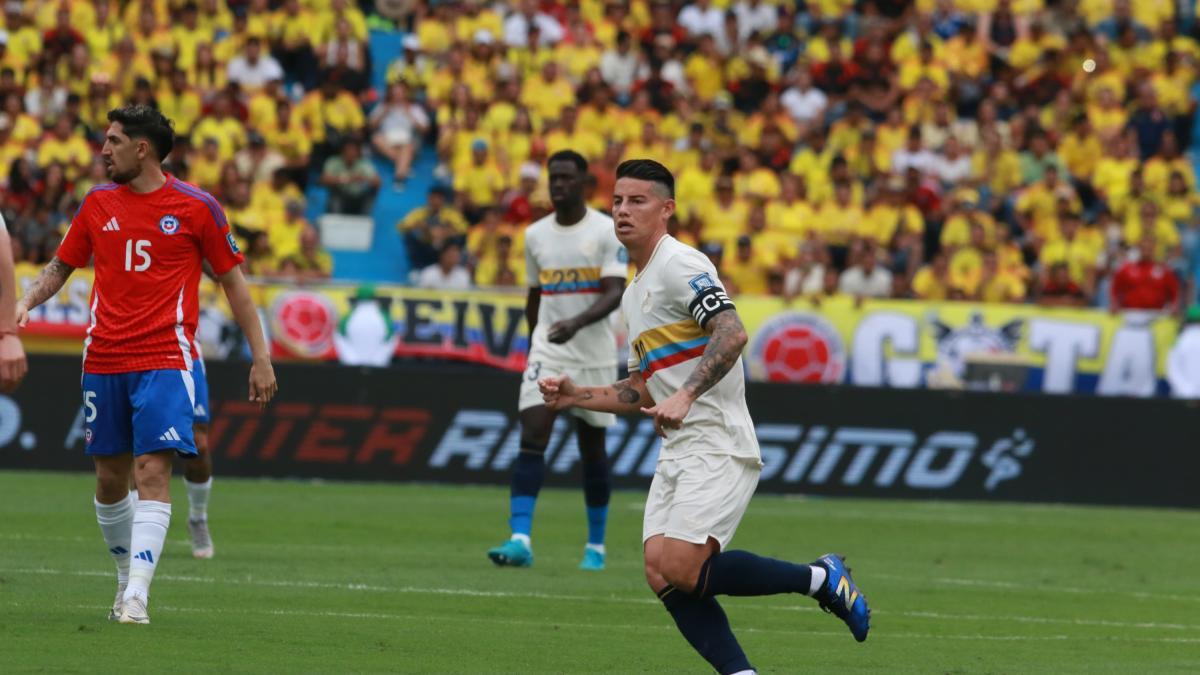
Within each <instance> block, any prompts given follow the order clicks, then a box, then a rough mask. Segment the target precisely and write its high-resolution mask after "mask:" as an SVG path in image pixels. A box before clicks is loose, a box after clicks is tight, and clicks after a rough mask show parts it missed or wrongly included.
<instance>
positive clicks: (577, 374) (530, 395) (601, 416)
mask: <svg viewBox="0 0 1200 675" xmlns="http://www.w3.org/2000/svg"><path fill="white" fill-rule="evenodd" d="M534 358H535V359H536V358H537V357H534ZM559 375H568V376H570V378H571V379H572V380H573V381H574V382H575V384H578V385H582V386H585V387H604V386H607V385H610V384H612V383H613V382H616V381H617V367H616V366H607V367H604V368H580V367H579V366H563V365H558V364H554V363H550V362H548V361H542V360H540V359H537V360H531V361H530V362H529V364H528V365H527V366H526V367H525V373H524V374H523V375H522V376H521V394H520V397H519V398H518V401H517V410H518V411H520V410H527V409H529V408H533V407H535V406H539V405H545V404H546V402H545V400H544V399H543V398H542V392H541V391H540V390H539V389H538V383H537V381H538V380H540V379H541V378H543V377H557V376H559ZM570 413H571V414H572V415H574V416H575V417H578V418H579V419H581V420H583V421H584V422H586V423H588V424H590V425H591V426H594V427H611V426H612V425H613V424H614V423H615V422H616V421H617V416H616V415H614V414H612V413H604V412H596V411H594V410H584V409H583V408H571V409H570Z"/></svg>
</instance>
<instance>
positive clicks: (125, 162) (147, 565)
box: [17, 106, 276, 623]
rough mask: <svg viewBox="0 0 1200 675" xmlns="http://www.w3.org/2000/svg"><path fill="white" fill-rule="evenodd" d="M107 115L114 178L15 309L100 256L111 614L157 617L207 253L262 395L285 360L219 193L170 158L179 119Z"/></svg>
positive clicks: (89, 371) (126, 111) (126, 110)
mask: <svg viewBox="0 0 1200 675" xmlns="http://www.w3.org/2000/svg"><path fill="white" fill-rule="evenodd" d="M108 121H109V127H108V129H107V131H106V132H105V140H104V148H103V149H102V150H101V151H100V155H101V157H102V158H103V160H104V164H105V167H106V169H107V171H108V176H109V178H111V179H112V180H113V183H109V184H106V185H98V186H96V187H94V188H92V190H91V191H90V192H88V194H87V196H85V197H84V200H83V203H82V204H81V205H80V207H79V211H78V212H77V213H76V214H75V218H74V219H73V220H72V221H71V226H70V229H68V230H67V234H66V236H65V237H64V238H63V242H62V244H61V245H60V246H59V248H58V253H57V255H55V257H54V258H53V259H52V260H51V261H50V262H49V263H48V264H47V265H46V267H45V269H43V270H42V272H41V274H39V275H38V278H37V279H36V280H35V281H34V283H33V285H32V286H31V287H30V288H29V290H28V292H27V293H26V295H25V297H24V298H23V299H22V300H21V301H20V302H18V303H17V322H18V324H19V325H21V326H24V325H25V324H26V323H28V321H29V310H30V309H31V308H34V307H37V306H38V305H39V304H41V303H42V302H44V301H45V300H46V299H47V298H49V297H51V296H52V295H54V294H55V293H57V292H58V290H59V289H60V288H62V286H63V284H64V283H65V282H66V280H67V278H68V277H69V276H70V275H71V272H73V271H74V270H75V268H77V267H83V266H84V265H87V264H88V260H94V263H93V264H94V267H95V271H96V280H95V282H94V284H93V286H92V299H91V325H90V326H88V331H87V339H86V340H84V343H83V405H84V408H85V411H86V414H85V418H84V419H85V425H86V426H85V431H84V440H85V443H86V446H87V454H88V455H90V456H91V457H92V460H93V462H94V463H95V466H96V498H95V504H96V520H97V521H98V522H99V524H100V531H101V533H102V534H103V536H104V542H105V545H106V546H107V547H108V550H109V553H111V554H112V557H113V560H114V561H115V562H116V564H117V597H116V600H115V601H114V602H113V607H112V612H111V613H110V614H109V618H110V619H117V620H119V621H120V622H121V623H150V617H149V615H148V613H147V611H146V606H147V603H148V600H149V597H150V582H151V580H152V578H153V577H154V570H155V568H156V567H157V566H158V563H159V559H160V557H161V556H162V548H163V540H164V539H165V538H166V535H167V527H168V525H169V524H170V522H171V497H170V479H171V460H172V457H173V454H172V453H176V454H179V455H180V456H183V457H193V456H195V455H196V454H197V453H196V444H195V441H194V439H193V436H192V422H193V417H194V409H193V406H194V404H195V395H196V391H195V380H194V378H193V369H194V362H193V358H192V344H193V340H194V336H195V332H196V320H197V316H198V313H199V310H198V303H199V298H198V285H199V281H200V266H201V261H202V260H203V261H207V262H208V263H209V264H210V265H211V266H212V269H213V271H214V272H215V273H216V275H217V278H218V280H219V281H220V283H221V286H222V287H223V289H224V291H225V296H226V297H227V298H228V299H229V305H230V307H231V308H232V309H233V315H234V318H235V319H237V322H238V325H239V326H241V328H242V331H244V332H245V334H246V337H247V339H248V340H249V342H250V347H251V351H252V352H253V364H252V365H251V366H250V400H251V401H255V402H257V403H259V404H260V405H266V404H267V402H268V401H270V400H271V397H272V396H274V395H275V391H276V384H275V372H274V369H273V368H272V367H271V360H270V354H269V352H268V351H267V346H266V341H265V340H264V339H263V333H262V326H261V325H260V324H259V322H258V315H257V313H256V312H255V308H254V304H253V302H252V301H251V299H250V293H249V290H248V289H247V287H246V281H245V279H244V278H243V277H242V273H241V270H240V268H239V264H240V263H241V262H242V255H241V253H240V252H239V251H238V249H237V246H236V245H235V244H234V240H233V234H232V233H231V232H230V230H229V223H228V222H226V220H225V214H224V213H223V212H222V210H221V207H220V205H219V204H217V202H216V200H215V199H213V198H212V196H211V195H209V194H208V193H206V192H204V191H203V190H200V189H199V188H197V187H195V186H193V185H189V184H187V183H184V182H181V181H179V180H178V179H176V178H175V177H174V176H171V175H169V174H166V173H164V172H163V170H162V160H163V158H164V157H166V156H167V155H168V154H169V153H170V152H171V148H172V146H173V145H174V136H175V135H174V132H173V131H172V129H171V122H170V120H168V119H167V118H166V117H164V116H163V115H162V114H161V113H159V112H158V111H157V110H155V109H154V108H150V107H148V106H126V107H123V108H118V109H115V110H112V111H110V112H109V113H108ZM131 475H132V477H133V479H134V480H135V482H136V484H137V486H138V492H139V497H140V498H139V499H138V500H137V502H136V505H135V504H134V500H133V499H132V497H131V496H130V494H129V484H130V478H131Z"/></svg>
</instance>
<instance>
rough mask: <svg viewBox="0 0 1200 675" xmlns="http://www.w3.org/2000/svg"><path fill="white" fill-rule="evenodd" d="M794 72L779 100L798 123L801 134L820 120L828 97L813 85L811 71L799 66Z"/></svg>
mask: <svg viewBox="0 0 1200 675" xmlns="http://www.w3.org/2000/svg"><path fill="white" fill-rule="evenodd" d="M794 72H795V74H794V75H793V76H792V78H791V86H790V87H788V88H787V90H786V91H784V92H783V95H782V96H781V97H780V98H779V102H780V103H781V104H782V105H783V107H784V108H785V109H786V110H787V111H788V114H789V115H791V116H792V119H793V120H795V121H796V124H797V125H799V127H800V133H801V135H807V133H808V130H809V128H810V127H811V125H813V124H815V123H820V122H821V121H822V119H823V117H824V115H825V107H826V106H827V105H828V103H829V97H828V96H826V95H825V93H824V92H823V91H821V90H820V89H817V88H816V86H814V85H813V78H812V73H810V72H809V71H808V70H805V69H803V68H801V69H797V70H796V71H794Z"/></svg>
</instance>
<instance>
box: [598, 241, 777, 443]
mask: <svg viewBox="0 0 1200 675" xmlns="http://www.w3.org/2000/svg"><path fill="white" fill-rule="evenodd" d="M732 307H733V303H732V302H731V301H730V300H729V297H728V296H727V295H725V289H724V287H723V286H721V281H720V279H719V278H718V277H717V270H716V268H714V267H713V265H712V263H711V262H709V260H708V258H707V257H705V255H704V254H703V253H701V252H699V251H697V250H696V249H694V248H692V247H690V246H687V245H686V244H683V243H680V242H679V241H678V240H676V239H675V238H674V237H671V236H670V235H665V236H663V238H662V239H661V240H659V242H658V245H657V246H656V247H655V249H654V253H653V254H651V256H650V261H649V262H648V263H647V264H646V267H645V269H643V270H642V271H641V272H640V273H639V274H638V275H637V276H636V277H634V279H633V283H631V284H630V285H629V287H628V288H626V289H625V295H624V297H622V299H621V311H622V312H623V313H624V315H625V320H626V321H627V322H628V324H629V339H630V345H631V348H630V353H629V369H630V371H633V370H639V371H641V373H642V377H643V378H645V380H646V388H647V389H648V390H649V391H650V395H651V396H652V397H653V398H654V400H655V401H656V402H659V403H661V402H662V401H665V400H666V399H667V398H669V397H670V396H671V395H672V394H674V393H675V392H677V391H679V389H680V388H681V387H683V383H684V382H685V381H687V378H688V377H689V376H690V375H691V374H692V371H694V370H695V369H696V365H697V364H698V363H699V362H700V361H699V359H700V356H701V355H702V354H703V353H704V349H705V347H707V346H708V334H707V333H705V332H704V328H703V327H704V326H705V325H706V324H707V323H708V321H709V320H710V319H711V318H712V317H713V316H715V315H716V314H718V313H720V312H721V311H724V310H726V309H731V308H732ZM700 452H704V453H712V454H722V455H734V456H736V457H746V458H752V459H755V460H758V459H760V456H759V450H758V439H757V438H756V437H755V435H754V423H753V422H752V421H751V419H750V410H749V409H748V408H747V407H746V380H745V375H744V374H743V372H742V359H741V358H740V357H739V358H738V360H737V363H735V364H734V365H733V368H731V369H730V370H729V372H728V373H726V374H725V377H723V378H721V381H720V382H717V384H715V385H714V386H713V387H712V388H710V389H709V390H708V391H706V392H704V393H703V394H702V395H701V396H700V398H698V399H696V402H695V403H694V404H692V409H691V411H690V412H688V416H687V417H686V418H685V419H684V420H683V425H682V426H681V427H680V428H679V429H674V430H667V438H666V439H665V440H664V441H663V444H662V450H661V451H660V452H659V458H660V459H671V458H677V457H681V456H685V455H690V454H693V453H700Z"/></svg>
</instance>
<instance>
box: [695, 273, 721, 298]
mask: <svg viewBox="0 0 1200 675" xmlns="http://www.w3.org/2000/svg"><path fill="white" fill-rule="evenodd" d="M716 285H717V282H715V281H713V278H712V277H710V276H708V272H704V273H703V274H697V275H696V276H694V277H692V279H691V281H689V282H688V286H691V287H692V290H693V291H696V292H697V293H699V292H700V291H703V290H704V289H706V288H712V287H713V286H716Z"/></svg>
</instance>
